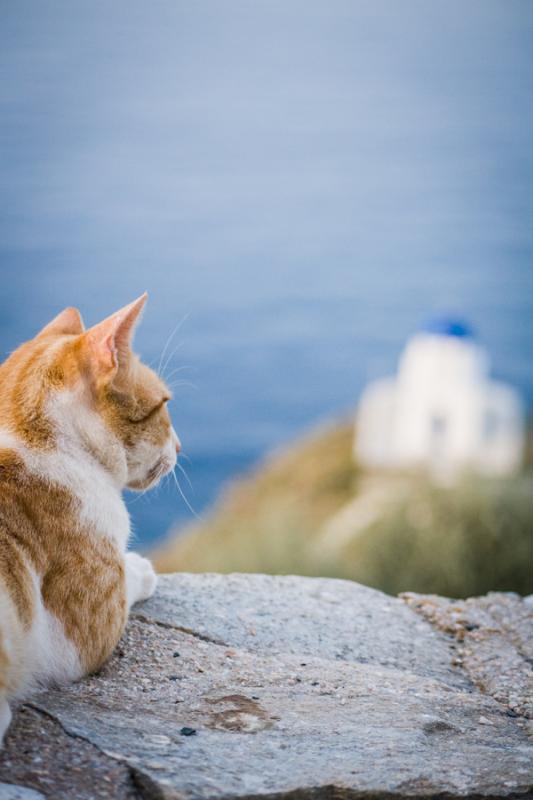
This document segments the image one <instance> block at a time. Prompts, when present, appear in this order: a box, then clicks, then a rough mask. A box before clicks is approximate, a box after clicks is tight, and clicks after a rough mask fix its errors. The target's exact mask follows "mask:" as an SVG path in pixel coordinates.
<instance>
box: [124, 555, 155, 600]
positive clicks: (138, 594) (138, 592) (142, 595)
mask: <svg viewBox="0 0 533 800" xmlns="http://www.w3.org/2000/svg"><path fill="white" fill-rule="evenodd" d="M156 586H157V575H156V573H155V571H154V568H153V566H152V564H151V562H150V561H149V560H148V559H147V558H143V556H140V555H139V553H126V589H127V594H128V605H129V606H132V605H133V603H137V602H138V601H139V600H146V599H147V598H148V597H151V596H152V595H153V593H154V592H155V587H156Z"/></svg>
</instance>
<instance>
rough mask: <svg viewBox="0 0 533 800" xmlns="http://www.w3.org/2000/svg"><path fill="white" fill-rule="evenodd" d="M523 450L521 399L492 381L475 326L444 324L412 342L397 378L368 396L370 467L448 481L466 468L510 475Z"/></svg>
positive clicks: (359, 447)
mask: <svg viewBox="0 0 533 800" xmlns="http://www.w3.org/2000/svg"><path fill="white" fill-rule="evenodd" d="M524 444H525V414H524V408H523V404H522V401H521V398H520V395H519V394H518V393H517V392H516V391H515V390H514V389H513V388H512V387H511V386H508V385H507V384H504V383H500V382H497V381H493V380H491V379H490V377H489V359H488V354H487V353H486V351H485V350H484V349H483V348H482V347H481V346H480V345H479V344H478V343H477V341H476V339H475V338H474V336H473V334H472V332H471V330H470V328H469V326H468V325H466V324H464V323H462V322H459V321H457V320H454V319H447V318H445V319H443V318H439V319H434V320H432V321H431V322H429V323H428V324H427V325H425V326H424V328H423V329H422V330H420V331H419V332H418V333H416V334H415V335H414V336H412V338H411V339H410V340H409V341H408V342H407V345H406V347H405V350H404V352H403V354H402V356H401V358H400V363H399V366H398V373H397V375H395V376H394V377H390V378H385V379H383V380H378V381H376V382H374V383H371V384H369V385H368V386H367V387H366V389H365V390H364V392H363V395H362V397H361V400H360V403H359V408H358V413H357V422H356V436H355V445H354V451H355V452H354V455H355V457H356V459H357V461H358V462H359V463H361V464H362V465H363V466H367V467H377V468H406V467H416V466H425V467H427V468H429V469H430V471H431V472H433V473H434V474H435V475H436V476H442V477H444V478H449V477H452V476H453V475H454V474H456V473H457V472H458V471H460V470H463V469H465V468H467V469H471V470H475V471H477V472H479V473H482V474H486V475H506V474H509V473H512V472H514V471H516V470H517V469H519V467H520V464H521V461H522V455H523V450H524Z"/></svg>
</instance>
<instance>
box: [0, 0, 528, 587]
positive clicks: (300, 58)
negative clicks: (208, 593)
mask: <svg viewBox="0 0 533 800" xmlns="http://www.w3.org/2000/svg"><path fill="white" fill-rule="evenodd" d="M0 16H1V24H0V76H1V77H0V114H1V125H0V148H1V151H0V179H1V185H2V194H1V200H0V202H1V219H0V269H1V279H2V280H1V291H0V351H1V355H2V357H4V356H5V355H6V354H7V353H8V352H10V351H11V350H12V349H13V348H14V347H15V346H16V345H17V344H18V343H19V342H21V341H22V340H25V339H27V338H30V337H31V336H32V335H33V334H34V333H35V332H36V331H37V330H38V329H39V328H40V327H41V326H42V325H43V324H44V323H46V322H47V321H48V320H49V319H50V318H51V317H52V316H53V315H55V314H56V313H57V312H58V311H59V310H60V309H61V308H62V307H64V306H66V305H76V306H78V307H79V308H80V309H81V311H82V314H83V316H84V319H85V322H86V324H93V323H95V322H97V321H99V320H100V319H102V318H103V317H105V316H107V315H108V314H109V313H111V312H112V311H114V310H115V309H117V308H119V307H120V306H122V305H124V304H125V303H127V302H128V301H130V300H132V299H133V298H135V297H136V296H138V295H139V294H140V293H141V292H142V291H144V290H145V289H146V290H148V292H149V293H150V301H149V305H148V307H147V310H146V314H145V317H144V321H143V324H142V326H141V328H140V329H139V331H138V335H137V342H136V343H137V349H138V351H139V352H140V353H141V354H142V356H143V357H144V358H145V360H146V361H148V362H149V363H152V364H153V365H154V366H155V367H159V368H160V369H161V371H162V373H163V375H164V376H166V377H167V379H168V381H169V383H170V384H171V385H172V387H173V391H174V400H173V402H172V407H171V411H172V414H173V417H174V420H175V427H176V428H177V430H178V433H179V435H180V437H181V439H182V442H183V447H184V451H185V454H186V456H187V459H186V460H185V459H184V460H183V461H182V465H183V467H184V469H185V470H186V472H187V474H188V480H187V479H186V477H185V476H184V475H183V473H181V472H178V473H177V477H178V478H179V482H180V485H181V491H182V492H183V494H184V495H185V499H184V498H183V497H182V496H181V494H180V492H179V491H178V488H177V487H176V485H175V484H174V482H173V481H171V480H168V481H166V482H165V483H164V484H163V485H162V486H161V487H160V488H158V489H156V490H155V491H154V492H152V493H150V494H147V495H143V496H142V497H138V496H131V497H128V505H129V508H130V512H131V516H132V519H133V523H134V529H135V538H136V547H140V548H141V549H143V550H149V551H154V550H155V551H156V559H157V564H158V566H159V568H160V569H191V570H205V569H215V570H234V569H237V570H239V569H243V570H257V571H271V572H302V573H308V574H327V575H340V576H343V577H350V578H355V579H357V580H360V581H363V582H365V583H369V584H370V585H374V586H378V587H380V588H383V589H385V590H386V591H391V592H396V591H401V590H403V589H413V590H419V591H438V592H444V593H447V594H455V595H461V594H471V593H475V592H481V591H486V590H488V589H491V588H494V589H509V590H516V591H520V592H524V593H526V592H533V491H532V489H533V480H532V477H531V472H530V471H529V464H530V461H531V458H530V455H529V450H528V444H527V438H528V436H527V434H528V429H527V427H526V426H525V419H526V417H527V412H528V410H530V409H531V406H532V405H533V225H532V220H533V148H532V141H533V6H532V4H531V3H530V2H529V0H505V1H504V0H501V2H500V1H498V0H479V1H478V2H476V0H471V2H469V3H464V2H460V1H459V0H446V1H445V2H439V1H438V0H434V1H433V2H432V3H427V2H425V0H405V2H403V3H397V2H395V1H394V0H388V2H387V1H385V0H368V2H367V1H366V0H351V2H340V1H339V0H328V1H327V2H325V1H324V2H322V0H313V1H312V2H309V1H307V2H299V1H297V0H284V1H283V2H275V1H274V0H270V1H269V2H263V1H262V0H258V1H257V2H256V1H255V0H254V2H238V1H237V0H225V2H223V3H215V2H207V1H205V2H202V1H201V0H200V1H199V2H194V3H192V2H178V1H176V0H173V1H172V2H161V0H151V2H138V0H129V1H128V2H122V1H121V0H116V1H115V2H113V3H107V2H100V1H99V0H91V2H85V0H74V1H73V2H69V3H66V2H53V0H45V2H41V3H34V2H27V1H26V0H16V2H15V0H4V1H3V2H2V3H1V5H0ZM428 320H430V321H429V323H428ZM421 324H422V326H423V327H422V330H423V331H424V332H423V333H418V334H416V333H415V332H416V331H420V326H421ZM471 331H473V332H475V336H474V337H473V336H471ZM413 335H414V338H413ZM428 337H429V338H428ZM424 343H425V344H424ZM406 345H408V346H409V347H411V350H410V351H409V352H411V353H412V346H415V351H416V347H418V346H419V347H418V352H419V356H416V352H415V362H416V363H415V366H414V367H413V368H412V369H411V371H410V372H409V370H407V372H409V376H410V377H408V379H407V378H406V380H407V383H408V384H409V387H410V388H409V392H410V394H409V392H408V393H407V394H405V393H404V394H402V393H401V392H400V393H399V394H398V392H396V388H398V387H397V384H398V386H400V385H401V386H403V385H404V384H403V383H402V380H401V379H400V378H399V379H398V381H397V382H396V383H394V381H392V382H389V384H387V386H388V387H389V390H390V391H389V393H388V394H387V393H386V392H385V394H381V395H379V391H378V389H379V387H380V386H383V385H382V384H375V383H374V382H375V381H376V380H377V379H379V378H381V377H382V376H387V375H388V376H394V375H395V374H397V370H398V363H399V359H401V358H402V353H404V351H405V347H406ZM425 345H427V346H428V347H429V350H428V349H427V348H426V351H424V352H425V355H424V352H422V351H423V350H424V347H425ZM433 345H436V350H435V348H434V347H433ZM432 348H433V349H432ZM481 348H483V350H482V349H481ZM417 358H418V361H416V359H417ZM424 359H426V360H425V361H424ZM454 359H455V360H454ZM487 359H490V362H491V364H492V372H491V373H490V375H491V380H492V379H494V380H496V381H499V382H500V383H499V384H495V385H492V384H491V386H493V388H494V386H495V387H496V388H494V392H496V394H497V393H498V392H499V390H500V389H501V392H503V394H502V393H501V392H500V395H501V397H504V396H505V397H506V398H507V400H505V399H504V400H502V401H501V403H499V400H498V402H496V401H494V402H495V403H496V404H495V405H494V403H492V400H491V401H490V403H492V405H491V406H490V408H489V410H488V411H487V408H486V407H485V405H484V403H485V402H486V401H487V402H488V400H487V398H488V397H489V394H490V392H489V388H487V387H488V386H489V385H488V383H487V375H488V372H487V365H486V360H487ZM426 362H427V363H429V367H428V368H426V367H425V366H424V364H426V366H427V363H426ZM401 363H402V364H405V357H403V361H402V362H401ZM417 364H418V366H417ZM441 364H442V365H443V366H442V369H441ZM465 364H466V365H467V366H466V367H465V369H466V372H465V369H463V366H464V365H465ZM401 374H404V373H401ZM502 382H503V384H505V386H502V385H501V384H502ZM372 387H373V388H372ZM394 387H396V388H394ZM428 387H433V389H432V391H433V395H432V396H434V395H435V393H436V394H437V396H441V395H442V393H444V394H446V396H447V397H449V407H450V408H452V407H453V408H454V409H455V411H454V412H453V413H456V412H457V413H458V414H459V415H461V414H463V417H464V420H463V423H464V424H463V428H462V431H463V433H462V434H461V436H460V437H459V439H460V441H459V450H461V447H462V452H463V456H464V457H463V458H462V459H461V458H459V459H455V461H454V460H453V459H451V461H453V464H452V463H451V462H450V464H449V465H448V466H447V465H446V464H444V462H445V461H446V453H447V450H446V448H447V444H446V442H447V441H448V440H447V438H446V437H447V436H448V434H449V425H450V424H451V423H450V422H449V420H447V419H444V417H443V414H444V411H442V409H438V410H437V411H435V410H433V411H432V408H431V402H433V401H432V400H431V397H430V395H431V392H429V388H428ZM465 387H467V389H468V390H467V389H465ZM498 387H499V388H498ZM437 389H438V391H437ZM374 390H375V392H374ZM402 391H403V390H402ZM490 391H492V389H491V390H490ZM373 392H374V394H372V393H373ZM376 392H377V394H376ZM428 392H429V394H428ZM494 392H493V393H492V394H490V398H492V399H494V397H495V395H494ZM419 394H420V395H423V396H424V397H426V396H427V402H426V403H425V405H424V404H423V403H422V404H420V403H418V404H417V400H416V398H417V397H419ZM378 395H379V396H378ZM400 395H401V397H403V400H402V402H400V401H399V400H398V402H397V399H398V397H400ZM500 395H498V397H500ZM361 397H363V399H364V398H365V397H366V401H368V402H367V403H366V406H365V408H366V411H365V413H364V414H362V415H361V413H360V415H359V416H358V417H357V418H355V417H354V415H355V412H356V409H357V407H358V403H359V401H360V399H361ZM372 397H374V400H372ZM380 397H381V400H380V399H379V398H380ZM369 398H370V399H369ZM375 398H377V399H375ZM387 398H388V399H387ZM409 398H415V399H414V400H412V402H411V400H409ZM472 398H475V402H474V400H472ZM366 401H365V402H366ZM402 403H403V405H402ZM490 403H489V405H490ZM406 405H407V406H408V407H409V413H410V414H411V417H413V414H414V416H415V417H416V419H414V421H413V420H412V419H411V422H410V423H409V425H411V424H412V425H414V426H415V429H416V426H417V425H418V427H419V428H420V429H422V428H424V426H426V427H427V428H428V430H430V431H431V437H432V438H431V442H430V444H429V445H428V447H429V450H428V452H426V453H425V454H422V452H421V451H420V452H419V453H418V456H417V454H416V453H415V454H414V455H413V454H411V455H412V457H411V458H408V457H407V455H406V450H405V447H404V449H403V451H402V446H403V445H402V446H400V445H398V447H399V449H398V447H397V448H396V449H395V447H396V445H394V442H395V441H396V439H395V437H396V438H398V437H397V432H398V430H404V431H405V430H409V431H410V430H412V428H411V427H409V426H407V428H405V427H404V422H405V413H407V412H406V411H405V408H406ZM400 406H402V408H403V409H404V410H403V411H401V413H400V411H399V410H398V408H399V407H400ZM359 408H360V412H361V407H359ZM413 409H414V411H416V414H415V413H414V411H413ZM468 409H469V410H468ZM494 409H496V410H494ZM411 412H413V413H411ZM463 412H464V413H463ZM500 412H501V415H503V416H501V419H500V417H498V414H500ZM446 413H447V412H446ZM487 414H489V417H487ZM465 415H466V416H465ZM354 419H356V421H355V424H354ZM495 419H496V422H495V421H494V420H495ZM487 420H488V421H487ZM498 420H500V422H502V426H503V427H502V430H503V434H502V436H503V438H502V440H501V441H502V447H503V451H505V452H507V454H508V458H507V462H506V464H503V461H505V458H503V461H502V462H501V464H500V466H498V463H499V462H498V458H497V457H496V461H495V462H494V463H496V468H494V469H484V468H483V467H484V464H485V462H486V459H485V455H484V453H485V450H484V449H483V448H484V446H485V445H484V444H483V441H482V439H483V435H484V434H483V431H485V434H486V435H492V434H491V431H492V430H493V428H494V425H496V427H497V426H498V425H499V424H500V422H499V421H498ZM362 427H363V428H364V436H366V439H364V440H363V439H361V435H362ZM478 429H479V431H481V433H480V435H479V437H478V439H479V441H478V440H477V439H476V437H475V436H473V434H472V431H474V430H476V431H477V430H478ZM505 430H507V433H508V436H507V434H505ZM372 431H374V432H375V435H374V434H373V433H372ZM383 431H388V433H386V435H385V434H384V433H383ZM394 431H396V433H394ZM416 435H418V434H415V433H413V437H415V438H416ZM506 436H507V439H506ZM376 437H377V438H376ZM461 437H462V438H461ZM400 438H401V437H400ZM404 438H405V437H404ZM407 438H408V440H409V441H408V444H409V443H411V444H412V443H413V441H414V439H413V438H412V437H411V435H410V434H409V436H408V437H407ZM354 441H355V445H354ZM357 441H359V444H358V443H357ZM364 441H366V445H365V444H361V442H364ZM404 444H405V443H404ZM463 444H464V447H463ZM513 447H514V448H515V449H514V451H513ZM361 448H362V449H361ZM365 448H366V449H365ZM373 448H374V450H373ZM376 448H377V451H379V453H378V456H379V457H376V452H377V451H376ZM506 448H507V450H506ZM407 449H408V448H407ZM393 451H394V452H393ZM511 451H513V452H514V456H513V457H509V452H511ZM373 453H374V455H372V454H373ZM402 453H403V456H402ZM441 456H442V458H441ZM511 456H512V453H511ZM513 458H514V461H513ZM441 461H442V462H443V464H444V467H445V468H443V469H439V463H440V462H441ZM488 461H491V460H490V459H488ZM488 461H487V463H488ZM492 461H494V459H493V460H492ZM492 461H491V463H492ZM456 462H457V463H456ZM243 475H245V477H244V479H241V476H243ZM188 481H190V484H191V485H189V482H188ZM228 484H229V488H227V487H228ZM224 487H226V488H224ZM221 492H222V494H221ZM189 506H191V507H192V509H194V512H195V513H196V514H197V515H198V517H199V518H197V517H196V516H194V514H193V512H192V511H191V510H190V508H189Z"/></svg>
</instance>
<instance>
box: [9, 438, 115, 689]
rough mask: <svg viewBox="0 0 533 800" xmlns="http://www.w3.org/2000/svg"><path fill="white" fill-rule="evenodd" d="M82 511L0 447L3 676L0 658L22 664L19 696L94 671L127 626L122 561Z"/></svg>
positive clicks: (64, 490) (71, 496)
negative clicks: (36, 687)
mask: <svg viewBox="0 0 533 800" xmlns="http://www.w3.org/2000/svg"><path fill="white" fill-rule="evenodd" d="M4 438H5V437H4ZM80 508H81V503H80V501H79V499H78V498H77V497H76V496H75V495H74V494H73V493H72V492H71V491H69V489H68V488H67V487H65V486H61V485H59V484H57V483H55V482H54V481H51V480H48V479H46V478H45V477H42V476H40V475H37V474H34V473H32V472H31V470H29V469H28V468H27V466H26V465H25V463H24V459H23V458H21V456H20V455H19V454H18V453H17V451H16V449H14V448H9V447H0V609H2V610H3V611H4V613H3V614H2V616H1V617H0V628H1V629H2V630H1V632H0V670H1V660H2V658H3V659H4V660H6V659H7V658H9V659H10V661H11V662H13V661H16V662H21V661H22V662H23V669H22V672H25V673H27V674H24V675H21V678H20V679H19V683H20V684H21V687H22V692H23V693H24V691H25V690H26V685H27V687H28V688H32V683H34V682H35V681H36V682H37V683H39V682H40V681H42V682H43V683H47V682H49V681H59V682H62V681H64V680H73V679H75V678H78V677H80V676H81V675H82V674H84V673H85V672H87V671H90V670H92V669H95V668H96V667H98V666H99V665H100V664H101V663H102V662H103V661H104V660H105V659H106V658H107V657H108V655H109V654H110V653H111V651H112V649H113V647H114V645H115V644H116V641H117V639H118V638H119V636H120V634H121V632H122V628H123V626H124V624H125V619H126V604H125V590H124V566H123V558H122V556H121V554H120V552H119V551H118V549H117V547H116V545H115V544H114V543H113V542H112V541H110V540H109V539H107V538H106V537H104V536H102V535H100V534H99V533H98V532H97V531H95V530H92V529H91V525H90V524H88V523H87V522H84V521H83V520H82V518H81V515H80ZM2 607H3V608H2ZM2 641H3V644H1V643H2ZM6 651H7V655H6ZM2 653H3V655H2ZM18 669H19V670H20V669H21V664H20V663H19V665H18ZM4 672H5V669H4Z"/></svg>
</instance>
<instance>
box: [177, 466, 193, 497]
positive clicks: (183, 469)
mask: <svg viewBox="0 0 533 800" xmlns="http://www.w3.org/2000/svg"><path fill="white" fill-rule="evenodd" d="M176 467H177V468H178V469H179V471H180V472H181V474H182V475H183V477H184V478H185V480H186V481H187V483H188V484H189V486H190V488H191V492H194V486H193V485H192V483H191V479H190V478H189V476H188V475H187V473H186V471H185V468H184V467H182V465H181V464H180V462H179V461H176Z"/></svg>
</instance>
